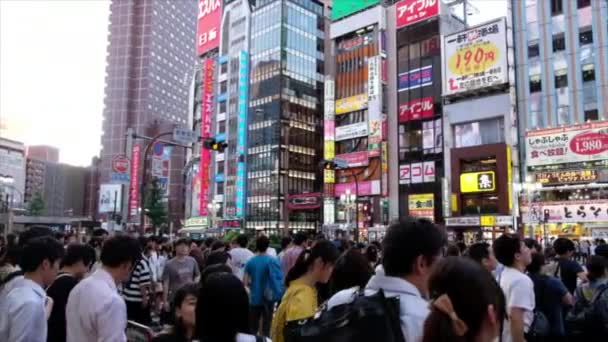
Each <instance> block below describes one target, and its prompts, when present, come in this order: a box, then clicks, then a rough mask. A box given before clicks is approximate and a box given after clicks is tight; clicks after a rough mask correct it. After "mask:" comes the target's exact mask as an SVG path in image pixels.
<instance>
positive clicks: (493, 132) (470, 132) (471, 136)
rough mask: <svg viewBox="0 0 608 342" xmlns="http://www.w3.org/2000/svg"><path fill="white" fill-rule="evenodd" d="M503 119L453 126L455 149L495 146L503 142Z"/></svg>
mask: <svg viewBox="0 0 608 342" xmlns="http://www.w3.org/2000/svg"><path fill="white" fill-rule="evenodd" d="M504 130H505V129H504V120H503V118H494V119H487V120H480V121H475V122H469V123H465V124H458V125H454V143H455V146H456V147H468V146H478V145H486V144H495V143H500V142H504V141H505V136H504Z"/></svg>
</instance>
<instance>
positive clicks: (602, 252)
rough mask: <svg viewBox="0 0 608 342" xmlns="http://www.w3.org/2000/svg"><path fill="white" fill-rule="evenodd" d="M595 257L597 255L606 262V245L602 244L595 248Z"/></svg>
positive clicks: (607, 248) (607, 257)
mask: <svg viewBox="0 0 608 342" xmlns="http://www.w3.org/2000/svg"><path fill="white" fill-rule="evenodd" d="M595 255H599V256H602V257H604V258H605V259H606V260H608V245H607V244H603V245H599V246H597V247H595Z"/></svg>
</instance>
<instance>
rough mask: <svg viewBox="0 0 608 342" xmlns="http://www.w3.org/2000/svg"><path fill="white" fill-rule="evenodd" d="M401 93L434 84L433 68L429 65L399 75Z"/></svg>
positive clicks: (398, 81)
mask: <svg viewBox="0 0 608 342" xmlns="http://www.w3.org/2000/svg"><path fill="white" fill-rule="evenodd" d="M397 83H398V86H399V91H403V90H407V89H416V88H420V87H426V86H430V85H431V84H433V66H432V65H427V66H424V67H422V68H418V69H413V70H410V71H406V72H404V73H401V74H399V77H398V79H397Z"/></svg>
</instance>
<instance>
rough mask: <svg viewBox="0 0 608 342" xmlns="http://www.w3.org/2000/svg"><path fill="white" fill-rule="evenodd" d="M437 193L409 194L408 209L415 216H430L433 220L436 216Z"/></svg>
mask: <svg viewBox="0 0 608 342" xmlns="http://www.w3.org/2000/svg"><path fill="white" fill-rule="evenodd" d="M434 197H435V195H434V194H414V195H409V196H408V211H409V215H410V216H413V217H423V218H428V219H429V220H431V221H433V220H434V218H435V199H434Z"/></svg>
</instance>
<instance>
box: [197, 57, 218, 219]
mask: <svg viewBox="0 0 608 342" xmlns="http://www.w3.org/2000/svg"><path fill="white" fill-rule="evenodd" d="M214 77H215V60H214V59H213V58H205V60H204V61H203V80H202V81H203V89H202V96H203V99H202V102H201V137H203V138H208V137H210V136H211V116H212V115H213V81H214ZM210 165H211V153H210V151H209V150H208V149H206V148H201V160H200V168H199V175H200V177H201V192H200V195H199V213H200V215H201V216H207V204H208V199H209V166H210Z"/></svg>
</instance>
